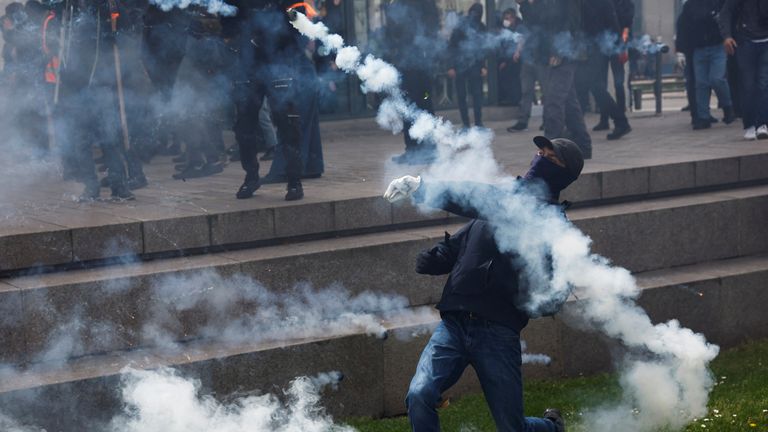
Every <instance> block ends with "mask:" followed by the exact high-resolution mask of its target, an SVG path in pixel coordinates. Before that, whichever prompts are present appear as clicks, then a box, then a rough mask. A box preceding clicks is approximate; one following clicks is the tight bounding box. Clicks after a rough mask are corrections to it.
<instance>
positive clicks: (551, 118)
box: [542, 61, 592, 159]
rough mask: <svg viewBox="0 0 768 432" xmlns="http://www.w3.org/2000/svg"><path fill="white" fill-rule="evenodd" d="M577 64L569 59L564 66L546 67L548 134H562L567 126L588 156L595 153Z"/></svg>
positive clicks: (545, 112) (585, 155) (545, 110)
mask: <svg viewBox="0 0 768 432" xmlns="http://www.w3.org/2000/svg"><path fill="white" fill-rule="evenodd" d="M576 67H577V64H576V63H574V62H571V61H565V62H563V63H562V64H561V65H560V66H555V67H552V66H547V67H546V68H545V69H544V75H545V77H544V83H545V85H544V96H543V98H542V99H543V102H544V114H543V115H544V134H545V135H546V136H547V137H548V138H558V137H562V136H563V134H564V133H565V128H566V127H567V128H568V131H569V132H570V135H571V137H572V138H573V141H574V142H575V143H576V145H578V146H579V149H580V150H581V152H582V154H583V155H584V158H585V159H586V158H591V157H592V138H591V137H590V136H589V133H588V132H587V127H586V125H585V124H584V115H583V114H582V112H581V106H580V105H579V100H578V99H577V97H576V88H575V86H574V77H575V75H576Z"/></svg>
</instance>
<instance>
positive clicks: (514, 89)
mask: <svg viewBox="0 0 768 432" xmlns="http://www.w3.org/2000/svg"><path fill="white" fill-rule="evenodd" d="M504 61H505V63H506V66H505V67H504V68H503V69H499V103H501V104H507V105H513V106H514V105H519V104H520V98H521V97H522V83H521V81H520V71H521V69H522V63H521V62H520V61H517V62H515V61H513V60H512V59H511V58H508V59H505V60H504Z"/></svg>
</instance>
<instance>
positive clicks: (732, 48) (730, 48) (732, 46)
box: [723, 38, 739, 55]
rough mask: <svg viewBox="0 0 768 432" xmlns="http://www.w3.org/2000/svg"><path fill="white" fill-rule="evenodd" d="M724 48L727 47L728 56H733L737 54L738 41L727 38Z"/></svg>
mask: <svg viewBox="0 0 768 432" xmlns="http://www.w3.org/2000/svg"><path fill="white" fill-rule="evenodd" d="M723 47H725V52H727V53H728V55H733V54H735V53H736V48H738V47H739V46H738V45H737V44H736V40H735V39H733V38H727V39H726V40H724V41H723Z"/></svg>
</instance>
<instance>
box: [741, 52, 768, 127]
mask: <svg viewBox="0 0 768 432" xmlns="http://www.w3.org/2000/svg"><path fill="white" fill-rule="evenodd" d="M737 43H738V48H736V61H737V62H738V66H739V76H740V77H741V95H742V98H741V102H742V106H741V110H742V115H743V117H742V120H743V122H744V129H747V128H749V127H752V126H754V127H760V126H762V125H764V124H766V123H768V42H762V43H754V42H752V41H751V40H749V39H744V38H738V39H737Z"/></svg>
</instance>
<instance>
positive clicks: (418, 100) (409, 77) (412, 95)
mask: <svg viewBox="0 0 768 432" xmlns="http://www.w3.org/2000/svg"><path fill="white" fill-rule="evenodd" d="M402 74H403V75H402V76H403V84H402V86H403V87H402V88H403V92H405V98H406V99H407V100H408V101H409V102H412V103H414V104H415V105H416V107H418V108H419V109H421V110H424V111H426V112H428V113H430V114H434V113H435V107H434V104H433V102H432V81H431V79H430V78H431V76H430V74H429V73H427V72H425V71H421V70H407V69H406V70H403V71H402ZM412 125H413V124H412V123H411V122H408V121H406V122H404V125H403V141H405V151H406V152H417V151H419V150H431V149H432V147H434V144H432V143H422V144H419V142H418V141H416V140H415V139H413V138H412V137H411V135H410V134H409V133H408V130H409V129H410V128H411V126H412Z"/></svg>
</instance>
